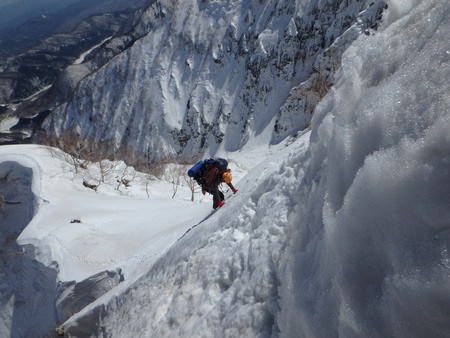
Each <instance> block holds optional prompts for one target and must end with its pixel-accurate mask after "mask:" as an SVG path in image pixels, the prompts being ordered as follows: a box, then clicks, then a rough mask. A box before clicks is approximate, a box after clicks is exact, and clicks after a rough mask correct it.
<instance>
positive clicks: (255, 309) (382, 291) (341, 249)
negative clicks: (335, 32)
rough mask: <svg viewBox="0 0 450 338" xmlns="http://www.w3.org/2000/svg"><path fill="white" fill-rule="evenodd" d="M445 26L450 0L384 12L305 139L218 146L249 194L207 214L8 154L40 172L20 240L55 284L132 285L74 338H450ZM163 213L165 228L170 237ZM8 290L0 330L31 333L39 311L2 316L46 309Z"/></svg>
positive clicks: (163, 192)
mask: <svg viewBox="0 0 450 338" xmlns="http://www.w3.org/2000/svg"><path fill="white" fill-rule="evenodd" d="M448 32H450V3H449V2H448V1H446V0H424V1H409V2H405V1H402V0H391V1H390V2H389V9H388V10H387V12H386V17H385V21H384V24H383V26H382V27H381V30H380V31H379V32H378V33H376V34H374V35H371V36H361V37H359V38H358V39H357V40H356V41H355V42H354V43H353V44H352V46H351V47H350V48H349V49H348V50H347V51H346V52H345V54H344V57H343V61H342V68H341V70H340V71H339V72H338V74H337V75H336V83H335V86H334V87H333V89H332V91H331V92H330V93H329V94H328V95H327V96H326V97H325V98H324V99H323V100H322V102H321V103H320V105H319V106H318V108H317V109H316V111H315V115H314V118H313V121H312V128H311V132H307V133H305V134H303V135H299V136H298V137H297V138H290V139H287V140H286V142H284V143H280V144H279V145H277V146H276V147H270V148H269V149H267V147H261V145H259V146H258V145H257V142H254V143H252V142H251V141H252V139H250V143H249V144H250V145H249V146H248V147H246V149H243V150H242V151H240V152H231V153H226V152H225V151H223V150H222V152H221V153H220V155H222V156H226V157H227V158H230V163H231V167H232V169H236V170H235V171H233V172H236V173H237V175H236V176H237V177H236V181H237V184H236V186H237V188H238V189H239V192H238V193H237V194H236V195H234V196H233V197H231V198H230V199H229V200H228V201H227V203H226V205H225V207H224V208H222V209H220V210H219V211H217V212H215V213H212V214H211V213H210V210H211V204H210V201H211V200H210V198H209V197H207V198H206V199H205V200H204V202H205V203H202V202H201V203H192V202H189V193H188V191H186V190H184V188H183V189H182V191H180V194H179V195H178V197H177V198H176V199H174V200H172V199H170V195H171V185H170V184H168V183H163V182H159V183H154V184H155V189H154V190H152V191H153V192H154V195H152V196H151V197H150V198H146V192H145V187H143V186H142V185H138V184H136V185H133V187H134V188H130V189H125V188H121V189H120V190H119V191H115V190H113V189H111V188H108V185H101V187H102V188H101V189H100V190H99V192H98V194H96V193H95V192H93V191H90V190H86V189H85V188H84V187H82V184H81V181H82V178H81V177H80V176H77V174H76V173H73V172H70V170H71V169H70V168H71V167H70V166H68V165H67V167H65V166H66V165H63V164H62V163H64V161H63V162H61V161H59V160H56V159H52V157H51V156H49V155H44V154H43V152H44V153H45V152H47V154H48V153H49V152H48V151H47V150H40V148H31V149H30V148H28V147H15V148H11V147H9V146H8V147H1V148H0V150H1V152H2V160H3V163H5V161H8V162H6V163H7V164H8V163H12V162H11V161H15V162H17V163H19V164H21V165H22V166H23V167H25V168H26V167H32V168H33V169H34V171H33V173H34V174H32V173H30V171H29V170H27V169H21V170H22V174H21V175H23V176H24V177H26V178H28V179H29V180H28V181H29V185H31V192H32V193H33V194H34V195H33V194H31V192H27V193H24V194H22V195H23V196H26V198H25V199H24V201H23V203H24V204H25V202H26V203H27V204H26V205H28V208H27V210H31V211H32V214H34V213H35V211H37V214H36V216H34V217H33V219H32V221H31V223H30V224H29V225H28V226H27V227H26V228H25V230H24V231H23V232H22V234H21V236H20V237H19V243H20V244H25V243H33V244H34V245H35V246H36V247H37V250H36V253H37V258H38V260H39V263H38V264H41V265H42V266H40V267H38V268H36V269H39V271H45V272H46V273H45V276H46V277H47V278H49V276H50V277H51V271H55V270H54V268H55V265H56V264H55V263H53V264H51V261H52V260H53V259H54V257H57V258H58V259H59V260H61V261H64V264H59V268H58V269H59V276H60V277H59V278H60V280H61V279H63V278H61V276H64V275H66V276H67V277H66V278H69V276H70V278H74V279H76V280H78V281H81V279H82V278H84V277H86V276H89V274H93V273H94V270H95V265H96V263H99V264H98V265H97V268H98V270H97V271H100V272H101V271H102V270H105V269H110V270H113V269H115V268H118V267H123V273H124V278H125V280H124V281H122V282H120V281H119V283H118V284H114V283H113V284H114V286H113V287H112V289H110V291H109V292H106V293H105V294H104V295H103V296H102V297H100V298H98V299H97V300H96V301H94V302H92V303H91V304H89V305H88V306H87V307H85V308H84V309H82V310H81V311H79V312H78V313H76V314H74V315H73V316H71V317H70V318H69V319H68V320H67V321H65V322H64V323H63V324H62V327H63V328H64V330H65V334H66V336H68V337H89V336H91V337H98V336H107V337H153V336H158V337H187V336H200V337H218V336H220V337H240V336H250V337H278V336H279V337H339V336H342V337H425V336H427V337H446V336H448V333H449V332H450V324H449V321H448V316H449V314H450V287H449V285H450V283H449V276H450V263H449V262H450V256H449V244H448V243H449V240H450V238H449V234H450V233H449V224H450V223H449V206H450V198H449V196H450V195H449V194H448V192H447V189H446V188H447V187H448V186H449V184H450V171H449V159H450V137H449V130H450V129H449V127H450V114H449V112H450V101H449V99H448V93H449V91H450V83H449V82H448V79H449V78H450V42H449V40H448V38H447V36H448ZM19 149H22V150H19ZM20 152H22V154H21V153H20ZM8 165H9V164H8ZM39 168H42V171H41V170H39ZM2 170H6V169H2ZM3 172H4V171H3ZM31 175H34V176H33V180H32V181H31V179H30V178H31ZM1 177H3V176H1ZM52 177H53V178H54V179H55V182H57V183H52V182H53V180H50V178H52ZM41 178H42V179H41ZM40 182H43V183H40ZM10 183H11V184H13V183H14V184H17V180H14V179H13V177H12V181H11V182H10ZM39 184H41V185H39ZM150 186H152V185H150ZM109 187H111V186H109ZM69 188H70V189H69ZM21 189H23V190H21V191H28V190H29V189H30V188H28V190H27V188H26V186H25V187H22V188H21ZM7 191H13V189H11V188H8V190H7ZM58 191H60V192H58ZM183 191H184V192H183ZM124 194H126V195H129V197H128V198H127V199H125V198H124V196H123V195H124ZM70 195H73V196H74V198H73V199H71V196H70ZM13 197H14V196H11V197H8V199H9V200H10V201H12V202H14V201H15V200H14V201H13ZM64 200H66V201H71V202H70V203H64ZM82 200H85V202H88V201H91V202H90V203H91V204H92V205H91V206H90V205H89V203H86V204H84V202H82ZM125 200H130V201H132V202H125ZM34 201H36V202H34ZM45 201H48V202H45ZM114 203H117V204H116V205H118V204H120V205H122V203H123V205H124V206H126V207H125V208H124V209H123V213H122V210H117V206H116V207H115V208H114V207H113V206H114ZM128 203H130V204H129V205H127V204H128ZM79 205H80V206H83V207H79ZM15 206H16V207H17V206H18V204H8V205H5V207H8V208H13V207H15ZM35 206H37V207H35ZM53 206H54V207H53ZM90 207H92V208H90ZM128 207H129V208H128ZM165 207H167V208H168V210H170V214H171V216H170V217H173V218H171V220H170V221H167V223H166V224H165V225H164V228H168V227H170V228H171V230H170V231H168V232H167V233H165V234H160V233H158V232H157V231H154V230H155V229H160V230H162V227H160V226H159V225H161V224H163V220H162V218H161V217H160V215H161V211H163V209H164V208H165ZM94 209H96V210H99V212H97V211H95V212H94V211H93V210H94ZM72 210H73V211H72ZM166 214H168V213H166ZM40 215H42V216H40ZM147 215H148V216H147ZM44 216H45V217H44ZM31 217H32V215H31V216H28V218H25V219H24V221H23V224H22V225H21V226H22V227H23V226H24V225H25V223H26V222H27V221H28V220H29V218H31ZM47 218H48V220H49V221H48V222H47ZM75 218H76V219H79V220H80V221H81V223H70V220H73V219H75ZM187 218H191V220H189V221H187ZM9 220H10V219H9ZM121 222H122V224H127V225H128V227H127V228H126V231H125V228H123V227H122V230H124V232H119V230H120V228H121V227H120V225H121V224H120V223H121ZM69 223H70V224H72V225H70V224H69ZM2 224H3V222H2ZM150 224H152V226H150ZM153 224H156V226H154V227H153ZM74 227H76V229H77V230H79V231H80V234H82V235H83V238H84V239H86V244H88V245H85V243H84V241H82V240H80V238H79V237H78V231H75V230H74V229H75V228H74ZM89 227H90V229H88V228H89ZM62 229H66V230H64V231H62ZM188 230H189V231H188ZM133 233H134V234H133ZM173 233H177V236H172V234H173ZM51 234H53V235H55V236H57V237H58V238H61V239H64V241H65V243H66V245H65V246H64V247H65V248H66V249H70V250H66V249H64V250H62V249H61V248H63V247H62V246H58V245H57V241H55V240H54V239H53V238H52V236H51ZM98 234H101V236H100V237H98V236H97V235H98ZM165 235H167V236H165ZM117 236H120V239H119V240H118V239H117ZM128 236H130V237H129V238H130V239H129V240H128V239H127V237H128ZM141 236H142V242H140V240H141ZM160 236H161V237H160ZM99 239H101V240H99ZM160 239H161V241H162V242H160ZM96 240H97V241H96ZM72 241H73V242H72ZM110 241H111V242H110ZM134 241H136V243H141V244H142V246H144V245H143V243H147V241H148V242H149V243H151V244H152V245H154V246H155V247H153V246H152V247H144V248H136V245H133V243H135V242H134ZM9 242H10V243H11V240H10V241H9ZM160 243H162V245H161V246H160V247H158V244H160ZM71 244H73V245H72V246H71ZM10 245H11V247H12V248H13V249H14V248H15V247H14V241H12V243H11V244H10ZM154 249H155V250H154ZM75 253H76V255H75ZM152 254H153V256H151V255H152ZM4 257H5V256H4ZM8 257H16V256H15V255H13V256H8ZM75 257H83V259H81V260H79V261H78V262H77V264H75V266H76V268H73V265H74V263H75V262H76V259H75ZM113 257H114V258H113ZM133 257H135V258H137V257H140V258H145V259H142V261H139V262H138V264H136V261H133ZM116 258H117V261H115V259H116ZM130 258H131V259H130ZM107 259H110V260H111V259H112V261H111V262H110V263H111V265H108V264H104V263H106V260H107ZM8 264H10V263H8ZM27 264H29V263H27ZM27 266H28V265H27ZM42 269H43V270H42ZM6 271H7V272H8V273H13V272H14V270H13V269H12V268H11V269H8V270H6ZM116 271H117V270H116ZM78 274H79V276H80V277H82V278H79V279H78V278H77V276H78ZM53 277H55V278H56V276H55V272H53ZM8 278H9V279H8V281H11V280H12V281H15V279H14V278H15V277H12V276H11V275H10V276H9V277H8ZM88 280H89V278H88ZM55 284H56V283H55ZM36 285H41V284H39V283H37V284H36ZM42 285H48V283H47V284H42ZM33 286H34V285H33ZM51 287H53V288H56V285H51ZM6 289H7V288H5V287H2V289H1V290H2V291H3V290H6ZM32 290H33V291H36V289H32ZM37 290H40V289H39V288H38V289H37ZM45 292H47V294H51V290H46V291H45ZM36 294H38V295H39V293H36V292H34V295H36ZM15 295H16V293H13V296H11V298H10V299H11V300H10V301H9V302H7V303H5V302H4V303H2V312H1V317H0V318H2V320H3V322H4V323H7V324H5V325H4V326H3V327H4V329H3V330H4V331H2V332H1V333H7V332H9V331H8V330H10V331H11V332H12V336H14V337H21V336H26V335H24V334H22V333H21V332H25V330H27V329H28V331H27V332H28V333H36V332H37V331H36V330H37V329H36V321H34V320H26V319H28V318H30V317H29V313H30V312H27V311H29V310H30V309H28V308H24V307H22V308H21V309H20V310H21V311H22V312H20V313H17V315H15V316H13V318H12V320H11V318H9V317H8V313H11V312H14V311H15V309H17V308H18V305H19V304H25V305H26V306H31V304H38V302H37V301H36V300H35V299H36V297H35V296H34V297H33V296H30V297H29V298H25V301H24V299H23V298H22V299H21V302H14V297H15ZM53 297H55V296H53ZM2 299H4V298H3V297H2ZM47 299H48V298H47ZM47 306H48V309H49V311H42V313H41V314H42V316H43V318H41V320H40V323H42V322H43V321H45V322H46V323H47V325H46V328H50V327H51V326H52V325H53V324H60V323H59V322H58V318H56V317H57V316H55V315H54V314H53V313H51V311H50V308H51V302H49V303H47ZM45 315H47V317H45ZM8 319H9V322H8V321H7V320H8ZM11 323H12V324H11ZM19 323H21V324H22V325H23V324H27V325H28V326H26V325H25V326H21V327H20V330H22V331H19V325H18V324H19ZM33 325H35V326H34V327H33ZM14 329H15V330H17V331H14ZM39 330H41V331H40V332H42V328H39ZM38 336H39V335H38Z"/></svg>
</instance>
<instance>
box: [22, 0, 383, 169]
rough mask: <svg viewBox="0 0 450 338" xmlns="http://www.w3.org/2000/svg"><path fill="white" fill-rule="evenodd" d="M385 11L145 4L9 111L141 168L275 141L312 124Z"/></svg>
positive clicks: (359, 3) (354, 1) (368, 5)
mask: <svg viewBox="0 0 450 338" xmlns="http://www.w3.org/2000/svg"><path fill="white" fill-rule="evenodd" d="M384 8H385V3H384V1H381V0H378V1H377V0H372V1H364V0H350V1H349V0H347V1H318V0H310V1H308V2H302V4H299V3H296V2H291V1H284V2H279V1H275V0H266V1H259V0H258V1H257V0H240V1H237V0H236V1H229V2H224V1H214V0H208V1H206V0H196V1H175V2H174V1H153V2H150V3H149V5H148V7H146V8H144V9H142V10H140V11H139V12H137V13H136V14H135V15H134V16H133V18H132V19H131V20H129V21H128V22H127V24H126V25H125V26H123V28H122V29H121V30H120V32H119V33H118V34H117V35H116V36H115V38H113V39H111V40H109V41H108V42H106V43H104V44H103V45H102V46H101V47H99V48H98V50H97V51H96V53H93V54H91V56H89V58H87V59H86V62H84V63H82V64H80V65H73V66H69V67H68V68H67V69H66V70H65V71H64V72H63V74H62V76H60V78H59V79H58V80H57V82H56V83H55V84H54V85H53V88H52V89H51V90H49V92H48V93H47V95H45V96H43V98H41V99H39V100H36V102H33V103H32V104H31V105H30V104H29V103H26V104H25V105H24V106H22V107H20V108H19V109H18V110H17V112H16V114H23V113H24V111H27V112H30V111H33V113H34V116H36V114H37V113H39V112H40V111H45V110H50V111H51V114H49V116H48V118H47V119H46V120H45V122H44V123H43V125H42V130H43V131H42V130H41V132H40V133H38V135H37V136H42V134H44V133H45V134H47V135H61V134H62V133H64V132H67V131H71V132H75V133H77V134H78V135H80V137H81V138H82V139H85V140H90V142H91V144H98V143H101V142H106V143H108V145H109V148H110V149H114V150H115V151H117V150H119V149H121V150H124V149H127V150H128V151H127V152H128V154H130V152H131V153H132V155H129V156H134V158H135V159H140V160H147V161H152V160H158V159H161V158H167V157H178V158H180V157H181V158H184V159H189V158H191V157H195V156H196V155H198V154H201V153H204V152H207V153H209V154H211V155H214V154H215V153H216V152H217V151H218V150H226V151H235V150H238V149H241V148H242V147H244V146H245V145H246V143H247V141H248V140H249V139H250V138H255V140H256V142H259V143H260V144H273V143H277V142H280V141H281V140H283V139H285V138H286V137H288V136H291V135H295V133H296V132H298V131H300V130H302V129H304V128H305V127H306V126H307V125H308V124H309V122H310V119H311V114H312V113H313V110H314V107H315V106H316V104H317V102H319V100H320V99H321V98H322V97H323V96H324V95H325V94H326V92H327V91H328V89H329V87H330V86H331V84H332V83H333V77H334V73H335V71H336V69H338V68H339V66H340V58H341V55H342V52H343V51H344V50H345V49H346V47H347V46H348V45H349V43H351V42H352V41H353V40H354V39H355V38H356V37H358V36H359V35H361V34H370V31H371V30H373V29H376V28H377V25H378V23H379V22H380V20H381V16H382V12H383V9H384ZM94 126H95V127H94ZM32 132H33V131H31V133H32ZM36 139H38V138H36Z"/></svg>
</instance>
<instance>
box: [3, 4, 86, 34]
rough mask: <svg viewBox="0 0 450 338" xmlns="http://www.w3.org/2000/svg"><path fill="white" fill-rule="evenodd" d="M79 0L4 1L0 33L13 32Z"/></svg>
mask: <svg viewBox="0 0 450 338" xmlns="http://www.w3.org/2000/svg"><path fill="white" fill-rule="evenodd" d="M76 1H79V0H39V1H36V0H2V1H1V2H0V32H2V31H4V30H11V29H14V28H16V27H18V26H20V25H21V24H22V23H24V22H25V21H27V20H29V19H32V18H35V17H38V16H40V15H41V14H44V13H48V12H52V11H55V10H58V9H61V8H64V7H66V6H68V5H70V4H72V3H74V2H76Z"/></svg>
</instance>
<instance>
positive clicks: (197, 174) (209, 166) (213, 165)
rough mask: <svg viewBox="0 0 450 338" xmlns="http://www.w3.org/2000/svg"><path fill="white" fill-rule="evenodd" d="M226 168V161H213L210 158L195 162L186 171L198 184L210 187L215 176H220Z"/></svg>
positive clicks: (220, 159)
mask: <svg viewBox="0 0 450 338" xmlns="http://www.w3.org/2000/svg"><path fill="white" fill-rule="evenodd" d="M227 168H228V162H227V160H225V159H223V158H217V159H215V160H214V159H212V158H210V159H205V160H204V161H199V162H197V163H196V164H195V165H194V166H193V167H192V168H191V169H190V170H189V171H188V175H189V176H190V177H192V178H193V179H194V180H196V181H197V183H198V184H200V185H207V186H210V185H211V184H212V183H213V182H214V179H215V178H216V177H217V175H219V174H220V175H222V174H223V173H224V172H225V171H226V170H227ZM191 175H192V176H191Z"/></svg>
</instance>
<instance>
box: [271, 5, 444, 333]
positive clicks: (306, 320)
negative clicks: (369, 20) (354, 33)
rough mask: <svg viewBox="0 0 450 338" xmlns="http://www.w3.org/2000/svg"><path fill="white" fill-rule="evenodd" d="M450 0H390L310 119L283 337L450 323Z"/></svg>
mask: <svg viewBox="0 0 450 338" xmlns="http://www.w3.org/2000/svg"><path fill="white" fill-rule="evenodd" d="M448 32H450V3H449V2H448V1H441V0H427V1H421V2H419V1H413V2H405V1H391V2H390V4H389V9H388V13H387V19H386V22H385V25H384V27H383V30H382V32H380V33H378V34H375V35H373V36H370V37H360V38H359V39H358V40H357V42H356V43H354V44H353V46H352V47H351V48H349V49H348V50H347V51H346V53H345V54H344V58H343V61H342V69H341V71H340V73H339V75H338V76H337V81H336V85H335V87H334V89H333V90H332V92H331V93H330V94H329V95H328V96H327V97H326V98H325V100H324V101H323V102H322V103H321V104H320V106H319V107H318V109H317V110H316V113H315V117H314V119H313V131H312V136H311V148H310V159H309V160H308V163H307V169H306V174H305V178H304V180H303V181H302V183H301V185H300V186H299V187H298V195H299V199H300V201H301V202H300V204H299V206H298V219H297V221H296V225H295V226H294V227H293V228H292V229H291V230H292V234H291V235H292V236H291V237H292V238H293V240H292V242H291V243H290V247H289V249H288V250H289V255H287V256H286V261H285V262H284V269H285V270H284V271H285V275H284V276H285V278H286V279H285V280H283V282H282V283H281V285H282V287H281V288H282V296H281V298H282V299H283V304H282V306H281V307H282V315H281V316H280V319H279V322H280V328H281V332H282V335H283V336H284V337H325V336H328V337H331V336H342V337H364V336H365V337H369V336H370V337H394V336H396V337H406V336H408V337H424V336H435V337H436V336H444V335H446V334H448V332H449V330H450V324H449V322H448V315H449V314H450V287H449V285H450V283H449V282H450V280H449V275H450V274H449V272H450V255H449V252H448V249H449V239H450V232H449V229H450V222H449V219H450V209H449V206H450V194H448V187H449V186H450V167H449V164H450V133H449V130H450V129H449V127H450V114H449V113H450V100H449V96H448V93H449V92H450V83H449V81H448V80H449V79H450V43H449V39H448Z"/></svg>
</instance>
